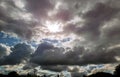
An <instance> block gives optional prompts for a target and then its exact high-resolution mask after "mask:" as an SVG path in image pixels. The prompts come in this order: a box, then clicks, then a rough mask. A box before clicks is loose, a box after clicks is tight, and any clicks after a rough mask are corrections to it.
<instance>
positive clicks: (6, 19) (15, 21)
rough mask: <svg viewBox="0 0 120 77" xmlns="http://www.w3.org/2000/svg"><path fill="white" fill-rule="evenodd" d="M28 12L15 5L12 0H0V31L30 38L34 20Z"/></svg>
mask: <svg viewBox="0 0 120 77" xmlns="http://www.w3.org/2000/svg"><path fill="white" fill-rule="evenodd" d="M31 17H32V16H31V15H30V13H28V12H27V11H25V10H24V9H21V8H19V7H17V6H16V5H15V2H14V1H13V0H11V1H9V0H5V1H4V0H1V1H0V31H4V32H7V33H9V32H10V33H14V34H17V35H18V36H19V37H22V38H27V39H31V37H32V35H33V28H34V26H35V21H34V20H32V19H31Z"/></svg>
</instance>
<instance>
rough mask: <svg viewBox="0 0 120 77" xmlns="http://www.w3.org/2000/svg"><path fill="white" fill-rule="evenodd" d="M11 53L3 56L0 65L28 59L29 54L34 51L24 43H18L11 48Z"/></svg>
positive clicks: (13, 63)
mask: <svg viewBox="0 0 120 77" xmlns="http://www.w3.org/2000/svg"><path fill="white" fill-rule="evenodd" d="M11 51H12V52H11V53H10V54H9V55H8V56H6V57H4V58H3V59H2V60H1V62H0V64H1V65H16V64H20V63H22V62H24V61H28V60H29V58H30V56H31V54H32V53H34V49H33V48H32V47H31V46H30V45H28V44H25V43H19V44H17V45H15V46H14V47H12V48H11Z"/></svg>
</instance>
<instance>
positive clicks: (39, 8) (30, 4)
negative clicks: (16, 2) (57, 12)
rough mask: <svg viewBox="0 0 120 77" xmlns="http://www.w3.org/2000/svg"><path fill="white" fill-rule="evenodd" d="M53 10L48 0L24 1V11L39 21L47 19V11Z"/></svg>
mask: <svg viewBox="0 0 120 77" xmlns="http://www.w3.org/2000/svg"><path fill="white" fill-rule="evenodd" d="M53 8H54V7H53V4H52V3H51V2H50V1H49V0H34V1H33V0H26V9H27V10H28V11H30V12H31V13H33V14H34V16H35V17H37V18H40V19H43V18H44V17H47V13H48V11H49V10H51V9H53Z"/></svg>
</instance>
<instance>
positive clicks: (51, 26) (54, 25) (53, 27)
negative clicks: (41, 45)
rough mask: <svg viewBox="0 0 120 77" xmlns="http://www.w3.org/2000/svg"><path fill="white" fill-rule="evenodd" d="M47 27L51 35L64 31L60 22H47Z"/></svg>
mask: <svg viewBox="0 0 120 77" xmlns="http://www.w3.org/2000/svg"><path fill="white" fill-rule="evenodd" d="M45 26H46V28H47V30H48V32H50V33H57V32H61V31H63V30H62V27H63V24H62V23H60V22H58V21H56V22H52V21H46V22H45Z"/></svg>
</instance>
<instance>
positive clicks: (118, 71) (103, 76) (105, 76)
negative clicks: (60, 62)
mask: <svg viewBox="0 0 120 77" xmlns="http://www.w3.org/2000/svg"><path fill="white" fill-rule="evenodd" d="M0 77H48V76H46V75H45V74H44V75H42V76H38V75H36V74H35V73H34V74H26V75H19V74H18V73H17V72H16V71H12V72H9V73H8V74H7V75H4V74H0ZM55 77H61V76H60V75H56V76H55ZM62 77H63V76H62ZM83 77H120V65H118V66H116V68H115V71H114V73H113V74H111V73H106V72H97V73H95V74H92V75H88V76H86V75H84V76H83Z"/></svg>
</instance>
